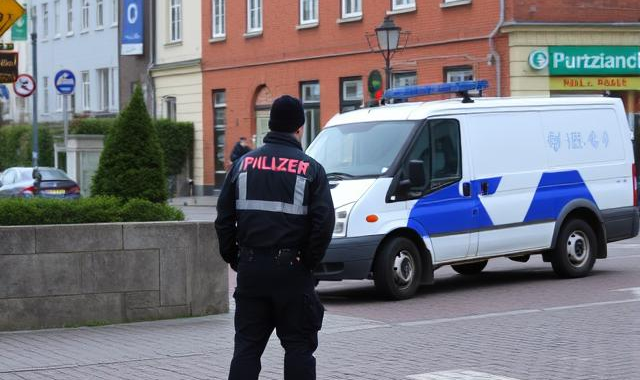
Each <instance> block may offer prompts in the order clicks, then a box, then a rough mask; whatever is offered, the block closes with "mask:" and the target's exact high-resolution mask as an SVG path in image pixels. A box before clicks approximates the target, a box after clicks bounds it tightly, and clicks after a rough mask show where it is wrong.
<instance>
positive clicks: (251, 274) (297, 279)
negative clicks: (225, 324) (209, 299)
mask: <svg viewBox="0 0 640 380" xmlns="http://www.w3.org/2000/svg"><path fill="white" fill-rule="evenodd" d="M237 278H238V281H237V282H238V284H237V288H236V291H235V293H234V298H235V300H236V314H235V330H236V335H235V348H234V352H233V360H232V361H231V370H230V372H229V379H230V380H254V379H255V380H257V379H258V375H259V374H260V370H261V368H262V367H261V363H260V358H261V356H262V353H263V352H264V349H265V347H266V345H267V342H268V340H269V337H270V336H271V333H272V332H273V330H274V329H275V330H276V334H277V335H278V338H280V343H281V345H282V347H283V348H284V350H285V356H284V378H285V380H315V378H316V360H315V358H314V357H313V353H314V351H315V350H316V348H317V347H318V331H319V330H320V328H321V327H322V319H323V316H324V308H323V306H322V304H321V303H320V299H319V298H318V296H317V294H316V292H315V289H314V280H313V277H312V275H311V271H309V270H308V269H307V268H305V267H304V266H303V265H302V264H301V263H300V262H299V261H298V260H297V259H296V257H295V256H294V255H293V254H290V253H285V254H281V255H278V254H277V253H275V252H274V253H270V252H253V251H245V250H242V251H241V253H240V262H239V264H238V277H237Z"/></svg>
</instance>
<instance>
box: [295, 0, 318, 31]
mask: <svg viewBox="0 0 640 380" xmlns="http://www.w3.org/2000/svg"><path fill="white" fill-rule="evenodd" d="M318 1H319V0H300V25H306V24H317V23H318ZM307 8H309V9H310V14H309V16H310V17H309V18H308V19H305V17H304V16H305V9H307Z"/></svg>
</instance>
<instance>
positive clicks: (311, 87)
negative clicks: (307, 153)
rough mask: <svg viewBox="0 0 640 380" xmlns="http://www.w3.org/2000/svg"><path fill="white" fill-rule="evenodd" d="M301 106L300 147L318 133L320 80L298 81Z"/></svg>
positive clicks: (309, 141)
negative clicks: (302, 123) (302, 110)
mask: <svg viewBox="0 0 640 380" xmlns="http://www.w3.org/2000/svg"><path fill="white" fill-rule="evenodd" d="M300 93H301V94H302V96H301V97H302V107H303V108H304V117H305V123H304V129H303V133H302V139H301V141H300V142H301V143H302V147H303V148H306V147H308V146H309V144H311V141H313V139H314V138H315V137H316V135H318V133H320V82H303V83H300Z"/></svg>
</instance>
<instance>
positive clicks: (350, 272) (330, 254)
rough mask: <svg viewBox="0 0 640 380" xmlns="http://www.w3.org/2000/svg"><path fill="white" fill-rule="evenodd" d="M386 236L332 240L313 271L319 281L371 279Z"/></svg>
mask: <svg viewBox="0 0 640 380" xmlns="http://www.w3.org/2000/svg"><path fill="white" fill-rule="evenodd" d="M383 238H384V235H372V236H360V237H353V238H338V239H332V240H331V243H329V248H327V253H326V254H325V255H324V258H323V259H322V262H320V264H318V266H317V267H316V269H315V270H314V271H313V275H314V276H315V278H316V279H318V280H325V281H338V280H362V279H365V278H369V274H370V273H371V264H372V263H373V258H374V257H375V254H376V250H377V249H378V245H379V244H380V242H381V241H382V239H383Z"/></svg>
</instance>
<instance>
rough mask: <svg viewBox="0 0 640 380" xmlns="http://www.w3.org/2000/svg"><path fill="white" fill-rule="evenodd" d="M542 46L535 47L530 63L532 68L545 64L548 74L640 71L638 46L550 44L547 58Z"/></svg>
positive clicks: (602, 73) (607, 73)
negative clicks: (541, 48)
mask: <svg viewBox="0 0 640 380" xmlns="http://www.w3.org/2000/svg"><path fill="white" fill-rule="evenodd" d="M541 52H543V50H534V51H532V52H531V55H530V56H529V58H530V59H529V63H530V65H531V67H532V68H533V69H535V70H540V69H542V68H544V67H540V66H541V65H534V64H532V62H534V63H536V64H546V65H548V67H549V75H552V76H553V75H564V76H570V75H640V47H639V46H549V48H548V60H547V62H544V61H545V60H544V59H542V57H543V55H542V54H541Z"/></svg>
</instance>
